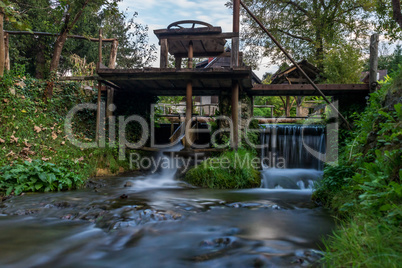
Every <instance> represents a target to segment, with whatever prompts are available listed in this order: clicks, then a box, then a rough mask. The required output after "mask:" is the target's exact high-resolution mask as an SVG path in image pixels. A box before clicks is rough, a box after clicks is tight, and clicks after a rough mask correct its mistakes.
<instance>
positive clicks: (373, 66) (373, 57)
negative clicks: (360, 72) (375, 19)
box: [369, 34, 378, 92]
mask: <svg viewBox="0 0 402 268" xmlns="http://www.w3.org/2000/svg"><path fill="white" fill-rule="evenodd" d="M377 73H378V34H373V35H372V36H371V38H370V74H369V85H370V92H374V91H375V90H376V89H377V86H378V82H377V81H378V80H377Z"/></svg>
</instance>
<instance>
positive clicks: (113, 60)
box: [109, 40, 119, 69]
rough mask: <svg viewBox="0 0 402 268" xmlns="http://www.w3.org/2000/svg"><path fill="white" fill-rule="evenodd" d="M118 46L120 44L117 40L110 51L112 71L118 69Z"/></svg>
mask: <svg viewBox="0 0 402 268" xmlns="http://www.w3.org/2000/svg"><path fill="white" fill-rule="evenodd" d="M118 45H119V42H118V41H117V40H115V41H113V43H112V47H111V50H110V58H109V68H110V69H114V68H115V67H116V59H117V47H118Z"/></svg>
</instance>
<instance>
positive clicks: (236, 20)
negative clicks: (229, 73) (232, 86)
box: [230, 0, 240, 68]
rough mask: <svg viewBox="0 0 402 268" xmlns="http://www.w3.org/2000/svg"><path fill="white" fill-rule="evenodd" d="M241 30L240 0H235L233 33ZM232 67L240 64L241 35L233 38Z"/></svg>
mask: <svg viewBox="0 0 402 268" xmlns="http://www.w3.org/2000/svg"><path fill="white" fill-rule="evenodd" d="M239 32H240V0H233V33H236V34H239ZM231 52H232V53H231V54H232V55H231V62H230V65H231V67H232V68H233V67H237V66H239V37H233V38H232V50H231Z"/></svg>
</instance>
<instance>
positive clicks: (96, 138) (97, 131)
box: [95, 81, 102, 142]
mask: <svg viewBox="0 0 402 268" xmlns="http://www.w3.org/2000/svg"><path fill="white" fill-rule="evenodd" d="M101 94H102V83H101V82H100V81H99V82H98V99H97V107H98V109H97V110H96V134H95V135H96V136H95V141H96V142H99V139H100V133H101V129H100V128H101V127H100V121H101Z"/></svg>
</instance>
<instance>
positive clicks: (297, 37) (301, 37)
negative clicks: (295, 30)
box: [277, 29, 314, 43]
mask: <svg viewBox="0 0 402 268" xmlns="http://www.w3.org/2000/svg"><path fill="white" fill-rule="evenodd" d="M277 31H278V32H281V33H283V34H286V35H288V36H290V37H293V38H296V39H300V40H304V41H307V42H310V43H314V41H313V39H311V38H310V37H304V36H298V35H294V34H291V33H289V32H286V31H283V30H281V29H277Z"/></svg>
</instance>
